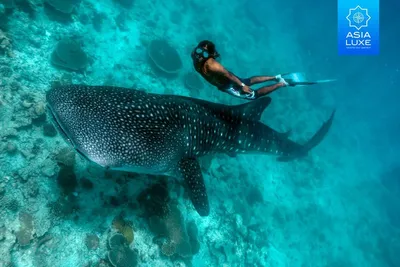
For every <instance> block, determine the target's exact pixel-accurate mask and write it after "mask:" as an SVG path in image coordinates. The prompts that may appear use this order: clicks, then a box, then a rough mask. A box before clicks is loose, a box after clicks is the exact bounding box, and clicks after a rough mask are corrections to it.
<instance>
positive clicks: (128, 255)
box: [107, 234, 138, 267]
mask: <svg viewBox="0 0 400 267" xmlns="http://www.w3.org/2000/svg"><path fill="white" fill-rule="evenodd" d="M108 245H109V248H110V250H109V251H108V253H107V257H108V260H109V261H110V263H111V264H112V266H114V267H135V266H137V264H138V254H137V252H136V251H135V250H131V249H130V248H129V246H128V241H127V240H126V239H125V237H124V236H123V235H122V234H114V235H112V236H111V237H110V238H109V240H108Z"/></svg>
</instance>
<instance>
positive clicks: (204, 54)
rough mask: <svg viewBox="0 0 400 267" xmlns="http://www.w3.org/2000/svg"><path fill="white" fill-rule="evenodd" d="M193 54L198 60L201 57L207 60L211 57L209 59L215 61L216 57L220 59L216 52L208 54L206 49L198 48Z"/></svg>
mask: <svg viewBox="0 0 400 267" xmlns="http://www.w3.org/2000/svg"><path fill="white" fill-rule="evenodd" d="M194 52H195V53H196V55H197V57H198V58H199V57H202V58H204V59H208V58H210V57H211V58H214V59H217V58H218V57H220V54H219V53H218V52H217V51H216V50H215V52H214V53H212V54H210V53H209V52H208V49H205V48H203V47H199V46H198V47H197V48H196V49H195V50H194Z"/></svg>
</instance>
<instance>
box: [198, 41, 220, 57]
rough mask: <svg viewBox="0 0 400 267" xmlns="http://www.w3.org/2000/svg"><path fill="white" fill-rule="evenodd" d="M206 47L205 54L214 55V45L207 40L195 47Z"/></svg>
mask: <svg viewBox="0 0 400 267" xmlns="http://www.w3.org/2000/svg"><path fill="white" fill-rule="evenodd" d="M205 46H206V47H207V52H208V53H210V54H214V53H215V52H216V50H215V44H214V43H213V42H211V41H208V40H204V41H201V42H200V43H199V44H198V45H197V47H205Z"/></svg>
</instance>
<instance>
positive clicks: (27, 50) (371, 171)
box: [0, 0, 400, 267]
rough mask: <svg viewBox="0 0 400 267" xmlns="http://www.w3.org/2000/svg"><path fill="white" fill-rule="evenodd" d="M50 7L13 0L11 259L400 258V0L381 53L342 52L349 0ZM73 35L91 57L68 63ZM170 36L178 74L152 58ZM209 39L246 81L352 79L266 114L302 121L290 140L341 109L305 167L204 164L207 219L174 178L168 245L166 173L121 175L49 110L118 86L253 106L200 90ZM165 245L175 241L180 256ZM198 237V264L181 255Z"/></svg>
mask: <svg viewBox="0 0 400 267" xmlns="http://www.w3.org/2000/svg"><path fill="white" fill-rule="evenodd" d="M44 2H46V3H45V4H43V1H41V0H18V1H17V0H0V3H2V4H0V152H1V153H0V266H1V267H2V266H17V267H20V266H22V267H25V266H27V267H30V266H38V267H47V266H62V267H64V266H66V267H69V266H71V267H73V266H103V267H104V266H274V267H281V266H285V267H286V266H288V267H297V266H299V267H314V266H315V267H320V266H321V267H348V266H356V267H358V266H362V267H364V266H365V267H366V266H372V267H397V266H400V257H399V256H398V252H399V251H400V162H399V152H398V151H399V149H400V142H399V139H398V136H399V133H400V122H399V121H400V120H399V119H400V118H399V117H400V112H399V110H400V107H399V103H398V102H399V101H398V99H400V92H399V90H398V87H399V82H400V63H399V62H400V54H399V52H398V47H399V45H398V42H400V41H399V38H398V36H397V35H398V25H399V23H400V17H399V16H398V14H397V13H398V11H400V4H399V2H398V1H381V4H380V53H379V55H377V56H338V47H337V2H336V1H311V0H309V1H285V2H282V1H275V0H274V1H265V0H264V1H262V0H252V1H240V0H235V1H227V0H219V1H215V0H212V1H206V2H204V1H201V0H193V1H178V2H177V1H144V0H135V1H130V0H113V1H112V0H103V1H94V0H83V1H71V3H72V4H73V6H72V7H73V8H70V6H69V5H61V4H60V2H62V1H59V2H58V1H55V0H52V1H49V0H46V1H44ZM75 2H76V3H75ZM57 9H58V10H60V9H62V10H63V11H64V13H60V11H57ZM69 12H70V13H69ZM65 13H68V14H65ZM66 38H68V39H69V40H71V39H72V40H73V41H74V42H76V43H77V44H78V47H81V48H82V51H83V53H84V54H86V56H84V57H87V60H82V58H81V59H80V61H79V62H77V61H76V60H75V61H73V62H66V61H65V60H67V61H68V60H70V57H69V56H68V53H67V56H66V55H65V54H62V52H60V53H59V54H57V55H58V57H60V58H61V59H59V60H58V61H57V62H58V64H55V61H54V58H53V57H52V53H53V51H55V49H56V47H57V45H58V44H59V41H60V40H63V39H66ZM155 39H162V40H165V41H167V42H168V43H169V44H170V45H171V46H172V47H173V49H175V50H176V52H177V53H178V55H179V57H180V59H181V62H182V67H181V68H180V69H179V70H178V72H177V73H176V74H175V75H172V76H171V75H166V73H165V72H163V71H162V70H160V69H157V68H156V67H155V66H154V62H152V61H151V59H149V55H148V51H149V45H150V43H151V42H152V40H155ZM203 39H209V40H212V41H213V42H214V43H215V44H216V47H217V50H218V51H219V52H220V54H221V63H222V64H223V65H224V66H225V67H226V68H227V69H229V70H230V71H232V72H233V73H235V74H236V75H238V76H240V77H248V76H253V75H277V74H280V73H287V72H295V71H299V72H304V73H306V74H307V76H310V77H312V79H337V81H336V82H334V83H329V84H321V85H313V86H308V87H286V88H281V89H279V90H277V91H275V92H273V93H272V94H271V95H270V96H271V98H272V104H271V105H270V107H268V108H267V110H266V112H265V113H264V115H263V117H262V121H263V122H264V123H266V124H268V125H269V126H271V127H273V128H274V129H277V130H279V131H287V130H291V135H290V138H291V139H293V140H296V141H298V142H300V143H301V142H304V141H305V140H308V139H309V138H310V137H311V136H312V134H313V133H314V132H315V131H316V130H317V129H318V128H319V127H320V126H321V124H322V123H323V121H325V120H326V119H327V118H328V116H329V114H330V112H331V111H332V110H333V109H336V116H335V119H334V122H333V125H332V128H331V130H330V131H329V133H328V135H327V136H326V138H325V139H324V140H323V141H322V143H321V144H320V145H319V146H317V147H316V148H315V149H313V150H312V151H311V153H310V154H309V155H308V156H307V157H306V158H303V159H301V160H297V161H293V162H289V163H281V162H277V161H276V160H275V158H273V157H271V156H268V155H258V156H257V155H238V156H236V157H229V156H226V155H220V156H216V157H211V158H210V157H208V158H205V159H203V160H202V161H201V165H202V169H203V175H204V178H205V182H206V186H207V189H208V190H207V191H208V195H209V200H210V206H211V214H210V215H209V216H208V217H200V216H199V215H198V214H197V213H196V211H195V210H194V209H193V207H192V205H191V203H190V201H189V200H188V198H187V196H186V195H185V193H184V190H183V189H182V187H181V186H180V185H179V183H178V184H177V183H176V182H174V180H173V179H171V180H170V181H169V194H170V198H171V199H173V200H175V201H176V202H177V203H178V206H177V207H178V209H177V210H174V212H173V213H172V214H175V215H174V216H170V217H168V218H169V219H168V220H167V219H164V220H163V221H162V222H161V224H163V225H164V224H165V225H166V229H167V230H166V231H164V233H163V234H164V235H165V236H164V239H160V238H155V237H156V236H157V234H156V233H155V232H154V231H153V229H152V226H151V222H149V221H151V220H149V219H148V217H147V216H146V215H144V214H143V211H142V207H141V205H140V203H138V201H136V199H137V196H138V195H139V194H140V193H141V192H143V190H144V189H145V188H146V187H148V186H151V182H152V181H153V182H154V181H155V179H153V178H154V177H148V176H145V175H127V174H125V173H116V172H106V171H104V170H103V169H101V168H99V167H97V166H95V165H93V164H91V163H89V162H87V161H86V160H85V159H84V158H83V157H81V156H80V155H79V154H74V152H73V151H70V150H69V146H68V144H67V143H66V142H65V141H64V139H63V138H62V137H61V135H60V134H59V133H56V132H55V131H54V130H55V129H54V128H52V126H51V124H49V122H50V119H49V118H45V116H44V113H45V97H44V96H45V92H46V91H47V90H48V89H49V88H50V87H51V86H56V85H60V84H70V83H74V84H90V85H103V84H105V85H115V86H123V87H129V88H137V89H142V90H145V91H147V92H152V93H161V94H176V95H185V96H192V97H197V98H202V99H206V100H209V101H213V102H219V103H224V104H240V103H244V101H243V100H240V99H237V98H233V97H232V96H230V95H228V94H225V93H223V92H221V91H218V90H217V89H216V88H214V87H212V86H210V85H207V84H205V83H203V88H201V89H199V90H194V89H188V88H187V87H186V86H185V80H184V79H185V74H187V73H188V72H193V67H192V62H191V57H190V53H191V51H192V49H193V48H194V47H195V46H196V44H197V43H198V42H199V41H201V40H203ZM74 51H75V50H74ZM74 53H76V51H75V52H74ZM57 62H56V63H57ZM82 62H83V63H82ZM163 63H165V62H163ZM171 64H172V63H171ZM171 64H167V66H171ZM60 65H64V66H63V67H62V66H60ZM65 65H67V66H68V67H67V68H65ZM254 88H257V86H254ZM132 149H134V148H132ZM132 177H133V178H132ZM88 181H90V182H88ZM161 191H162V190H161ZM164 193H165V192H164ZM160 194H161V192H160V191H155V195H156V196H160ZM171 205H172V204H171ZM121 212H122V214H121ZM179 214H181V216H182V217H180V216H178V215H179ZM122 217H123V220H121V218H122ZM118 220H119V221H118ZM116 221H117V223H116ZM121 221H122V222H121ZM193 222H194V224H195V228H197V230H198V232H197V234H193V233H192V232H195V231H191V230H189V229H192V228H193V227H192V226H193ZM121 225H122V226H121ZM189 225H191V226H189ZM118 233H120V234H121V233H122V234H123V235H124V238H125V239H126V240H129V241H130V242H128V244H125V245H124V247H123V249H121V248H120V247H118V248H115V247H112V246H110V243H111V242H110V239H111V237H114V236H115V235H116V234H118ZM132 233H133V240H131V239H130V237H131V234H132ZM165 239H166V240H167V242H170V241H171V240H172V241H173V243H174V244H175V246H176V248H175V247H174V248H175V249H172V250H174V251H175V252H174V253H172V254H174V255H172V256H168V255H167V254H168V253H167V250H166V247H165V246H164V248H163V244H162V242H165ZM192 239H195V240H196V241H197V242H198V244H200V249H199V250H196V249H194V247H196V245H195V244H194V243H192ZM160 240H161V241H160ZM160 242H161V243H160ZM185 242H189V243H190V247H191V248H192V252H193V253H192V254H191V255H189V257H183V256H184V255H183V254H184V253H183V252H180V251H181V250H183V249H182V247H185V246H189V245H188V243H185ZM193 242H195V241H193ZM168 244H169V243H168ZM178 248H180V249H178ZM186 256H187V255H186ZM116 257H119V259H120V260H121V261H120V263H117V261H116V260H115V258H116ZM113 259H114V260H113ZM122 261H125V262H122Z"/></svg>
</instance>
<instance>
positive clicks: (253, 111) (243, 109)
mask: <svg viewBox="0 0 400 267" xmlns="http://www.w3.org/2000/svg"><path fill="white" fill-rule="evenodd" d="M270 103H271V98H270V97H262V98H259V99H257V100H253V101H251V102H248V103H245V104H241V105H237V106H234V107H233V110H234V113H237V114H238V115H239V116H240V117H241V118H246V119H248V120H252V121H259V120H260V119H261V115H262V114H263V112H264V110H265V109H266V108H267V107H268V105H269V104H270Z"/></svg>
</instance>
